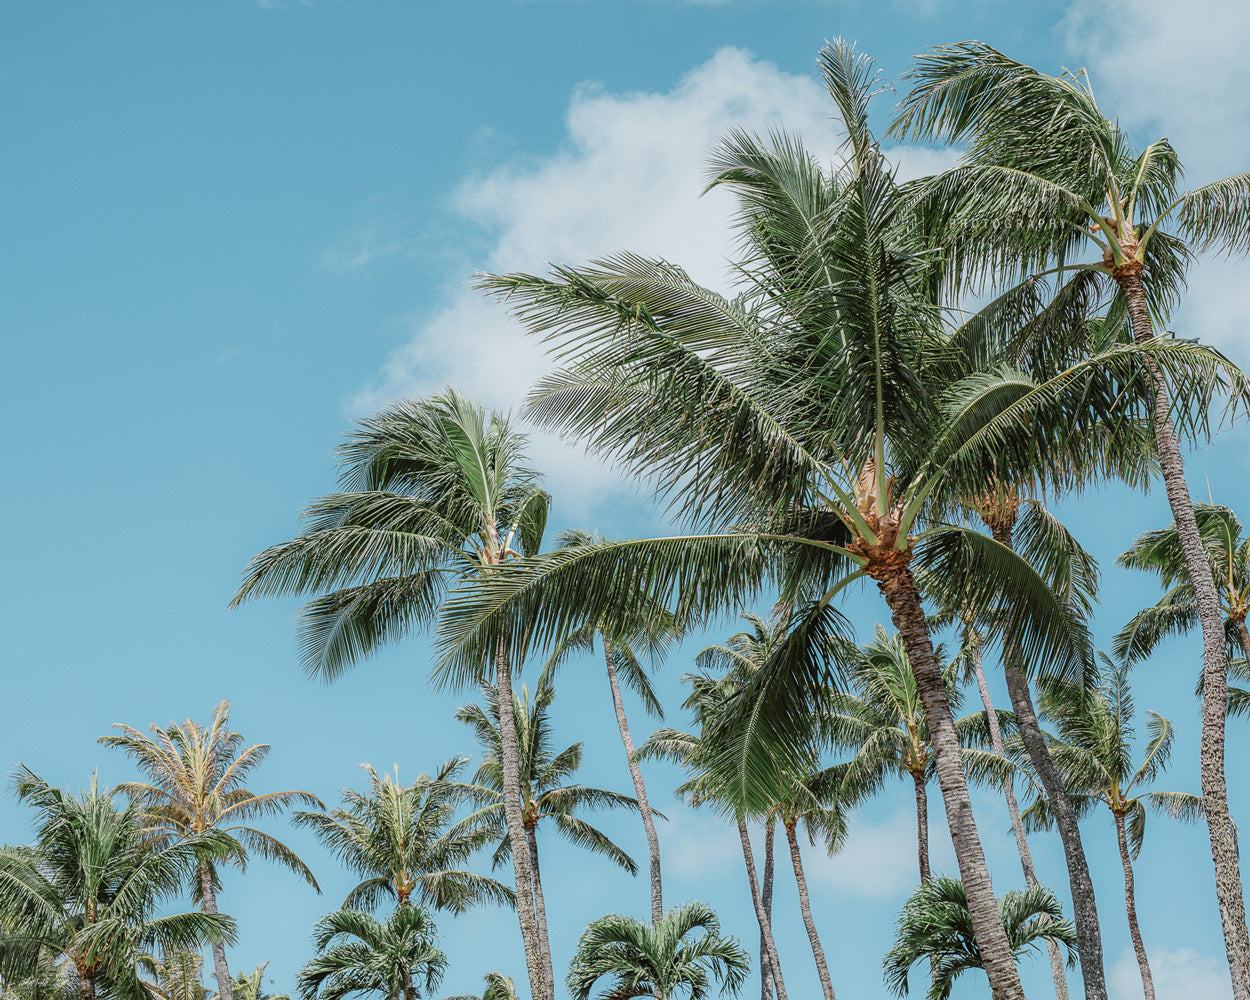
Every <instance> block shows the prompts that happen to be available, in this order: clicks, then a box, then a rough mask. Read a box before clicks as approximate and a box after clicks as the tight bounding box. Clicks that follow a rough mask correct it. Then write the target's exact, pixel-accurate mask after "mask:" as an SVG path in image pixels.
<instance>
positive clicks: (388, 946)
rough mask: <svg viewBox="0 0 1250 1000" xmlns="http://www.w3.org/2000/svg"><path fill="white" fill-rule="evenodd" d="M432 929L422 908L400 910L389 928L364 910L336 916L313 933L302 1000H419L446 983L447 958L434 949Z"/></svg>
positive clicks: (299, 986) (300, 981)
mask: <svg viewBox="0 0 1250 1000" xmlns="http://www.w3.org/2000/svg"><path fill="white" fill-rule="evenodd" d="M436 936H437V935H436V931H435V930H434V923H433V921H431V920H430V917H429V914H427V913H426V912H425V910H423V909H421V907H419V906H397V907H396V908H395V912H394V913H392V914H391V916H390V918H389V919H388V920H387V921H386V923H382V922H381V921H379V920H378V919H377V917H374V916H373V915H372V914H369V913H365V912H364V911H362V910H336V911H335V912H334V913H329V914H327V915H326V916H324V917H322V918H321V919H320V920H319V921H318V922H317V926H316V927H314V928H313V947H314V948H316V949H317V955H316V956H315V957H314V958H312V959H311V960H310V961H309V962H308V963H307V964H305V966H304V967H303V968H302V969H301V970H300V972H299V975H298V977H297V979H296V991H297V992H298V994H299V996H300V1000H342V998H343V997H346V996H348V995H350V994H352V993H378V994H381V995H382V996H383V997H385V998H386V1000H416V998H417V997H420V996H421V995H422V994H421V991H420V989H418V988H417V986H416V985H414V983H413V978H414V977H421V978H423V979H424V981H425V989H426V992H427V993H428V992H429V991H430V990H433V989H434V988H435V987H436V986H437V985H438V984H439V982H440V981H441V980H442V978H443V972H444V971H445V970H446V968H447V956H446V955H444V954H443V953H442V952H441V951H440V950H439V949H438V947H437V946H436V945H435V944H434V940H435V937H436Z"/></svg>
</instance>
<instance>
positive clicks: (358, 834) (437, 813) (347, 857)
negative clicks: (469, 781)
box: [293, 757, 516, 913]
mask: <svg viewBox="0 0 1250 1000" xmlns="http://www.w3.org/2000/svg"><path fill="white" fill-rule="evenodd" d="M467 762H468V758H467V757H453V758H451V759H450V760H448V761H447V762H446V763H444V764H443V765H442V767H440V768H439V769H438V771H437V772H436V773H435V774H434V775H433V776H432V777H431V776H430V775H428V774H419V775H417V778H416V780H415V781H414V782H413V783H412V784H411V785H404V784H401V783H400V781H399V767H398V765H397V766H396V768H395V774H394V776H392V775H390V774H382V775H379V774H378V772H377V771H375V770H374V768H373V766H372V765H371V764H361V765H360V766H361V767H362V768H363V769H364V771H365V773H366V774H367V775H368V777H369V788H368V790H367V791H365V792H358V791H355V790H354V789H350V788H345V789H343V790H342V796H343V805H342V806H341V807H340V808H338V809H333V810H330V811H324V810H323V811H321V812H297V813H296V814H295V815H294V817H293V819H294V822H295V825H296V826H302V827H306V828H308V829H310V830H312V832H313V833H314V834H315V835H316V837H317V839H318V840H319V841H321V844H322V846H323V847H325V848H326V849H327V850H328V851H329V852H330V853H331V854H333V855H334V856H335V857H337V858H338V859H339V861H340V862H341V863H342V864H343V865H345V866H346V867H347V868H348V869H349V870H351V871H353V872H355V873H356V874H357V875H360V876H361V877H362V880H361V882H360V884H359V885H357V886H356V887H355V888H354V889H352V891H351V892H349V893H348V894H347V898H346V899H344V900H343V904H342V909H345V910H356V909H363V910H371V909H373V908H374V907H376V906H378V904H379V903H381V902H382V900H383V899H391V900H393V901H394V902H395V903H396V904H397V905H399V906H407V905H409V904H410V903H411V900H412V897H413V895H414V894H415V895H416V897H417V899H418V901H419V902H420V903H421V904H422V905H423V906H428V907H431V908H433V909H436V910H450V911H451V912H452V913H461V912H463V911H464V910H466V909H467V908H469V907H470V906H474V905H476V904H477V903H480V902H483V901H487V902H496V903H506V904H508V905H515V902H516V900H515V897H514V896H513V893H512V890H511V889H509V888H508V887H507V886H505V885H502V884H501V883H499V882H497V881H495V879H493V878H489V877H487V876H485V875H477V874H475V873H473V872H470V871H466V870H465V869H464V868H463V867H461V866H463V865H464V863H465V862H466V861H467V860H468V859H469V858H470V857H471V856H472V855H473V854H475V853H476V852H477V851H478V850H479V849H481V848H482V847H483V846H485V845H486V844H487V843H488V842H489V841H490V839H491V836H492V831H491V830H489V829H487V828H485V827H483V826H481V825H480V824H474V823H463V822H453V820H454V818H455V813H456V809H457V808H458V807H459V805H460V804H461V803H462V802H463V801H464V799H465V798H466V796H467V795H469V794H470V793H471V792H472V789H470V788H469V787H468V786H466V785H463V784H461V783H460V782H458V781H457V780H456V778H457V776H458V775H459V773H460V771H461V770H463V769H464V766H465V764H466V763H467Z"/></svg>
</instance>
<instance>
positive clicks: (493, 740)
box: [456, 679, 638, 967]
mask: <svg viewBox="0 0 1250 1000" xmlns="http://www.w3.org/2000/svg"><path fill="white" fill-rule="evenodd" d="M482 696H483V701H484V702H485V707H483V706H482V705H477V704H470V705H463V706H461V707H460V709H459V710H458V711H457V712H456V718H457V719H459V720H461V721H462V722H464V723H466V724H468V725H469V726H470V727H471V728H472V730H473V735H474V737H475V738H476V740H477V743H478V746H479V747H481V749H482V763H481V765H480V766H479V767H478V769H477V771H476V772H475V773H474V775H473V785H474V786H476V791H475V792H474V793H473V795H474V797H475V798H476V799H477V801H478V803H479V808H478V809H477V810H476V811H475V812H474V813H472V814H471V815H470V816H469V817H467V819H466V822H467V823H472V824H480V825H482V826H483V827H485V828H486V829H487V830H489V831H492V832H493V835H494V837H495V838H496V839H497V840H498V847H497V848H496V850H495V864H497V865H498V864H499V863H501V861H502V860H503V859H504V858H505V857H507V855H508V854H510V853H511V854H515V853H516V852H515V851H514V850H513V846H514V845H515V843H516V841H514V840H513V838H512V831H511V830H510V829H509V828H508V826H507V825H506V824H505V823H504V809H505V807H506V804H507V801H508V799H510V798H511V795H510V794H509V791H508V789H509V785H507V784H506V783H505V781H504V773H503V768H502V766H501V741H500V730H501V729H502V726H501V724H500V711H499V700H498V697H497V695H496V691H495V689H494V688H491V687H488V686H486V685H483V686H482ZM554 697H555V688H554V687H553V686H552V685H551V683H550V681H549V680H546V679H540V680H539V683H538V687H537V689H536V690H535V692H534V698H533V700H532V701H531V700H530V695H529V689H528V688H527V687H526V686H525V685H522V686H521V693H520V695H519V696H518V697H514V698H513V700H512V711H511V712H510V713H508V714H509V715H510V717H511V719H512V728H513V729H515V731H516V734H517V761H518V769H517V792H516V796H517V802H518V805H519V807H520V811H521V818H522V838H523V839H522V842H523V843H524V844H525V845H526V851H525V853H526V854H528V855H529V872H530V896H531V899H532V900H533V907H534V914H535V919H536V920H537V922H538V926H539V929H540V931H541V933H542V937H543V939H544V940H545V939H546V934H547V908H546V902H545V900H544V898H543V887H542V873H541V870H540V868H539V864H538V825H539V823H543V825H544V826H545V827H546V826H552V827H554V828H555V829H556V831H557V832H558V833H560V835H561V836H563V837H564V838H565V839H566V840H568V841H570V842H571V843H573V844H576V845H577V846H578V847H584V848H586V849H587V850H590V851H594V852H595V853H596V854H600V855H602V856H604V857H606V858H608V859H609V860H610V861H612V862H614V863H615V864H617V865H619V866H620V867H621V868H624V869H625V870H626V871H627V872H629V873H630V874H631V875H633V874H635V873H636V872H637V871H638V866H637V865H636V864H634V859H633V858H631V857H630V856H629V855H628V854H626V853H625V851H623V850H622V849H621V848H620V847H619V846H617V844H616V843H615V842H614V841H613V840H612V839H611V838H610V837H608V836H607V834H605V833H603V832H602V831H601V830H599V829H597V828H596V827H594V826H592V825H591V824H590V823H587V822H586V821H585V820H584V819H582V818H581V817H580V816H577V815H575V813H577V812H580V811H582V810H585V809H637V808H638V803H637V801H636V800H634V799H631V798H630V797H629V796H627V795H620V794H618V793H617V792H611V791H607V790H606V789H602V788H589V787H587V786H585V785H575V784H569V783H568V781H569V779H570V778H571V777H572V776H573V774H574V773H576V771H577V769H578V768H579V767H581V763H582V744H581V743H574V744H573V745H572V746H568V747H565V748H564V749H563V750H561V751H560V752H558V753H556V752H553V747H552V742H551V737H552V734H551V725H550V719H549V709H550V706H551V701H552V699H553V698H554ZM548 820H549V821H550V822H549V823H548V822H544V821H548ZM518 894H521V893H520V891H519V890H518ZM544 958H545V961H546V963H547V965H548V967H550V964H551V953H550V951H548V952H547V953H546V954H545V956H544Z"/></svg>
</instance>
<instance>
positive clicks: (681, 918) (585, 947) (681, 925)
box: [567, 901, 751, 1000]
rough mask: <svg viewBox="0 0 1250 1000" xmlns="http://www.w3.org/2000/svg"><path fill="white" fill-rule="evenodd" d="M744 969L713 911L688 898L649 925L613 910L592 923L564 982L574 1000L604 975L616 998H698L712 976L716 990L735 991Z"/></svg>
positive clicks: (586, 996) (738, 949)
mask: <svg viewBox="0 0 1250 1000" xmlns="http://www.w3.org/2000/svg"><path fill="white" fill-rule="evenodd" d="M697 931H702V932H703V933H702V934H701V935H699V936H694V935H695V932H697ZM750 968H751V966H750V960H749V959H748V958H747V953H746V952H745V951H743V949H742V946H741V945H739V944H738V942H737V941H736V940H734V939H733V938H727V937H723V936H722V935H721V933H720V921H719V920H718V919H717V917H716V914H715V913H713V912H712V910H711V909H710V908H709V907H707V906H705V905H704V904H702V903H700V902H697V901H694V902H690V903H686V904H685V905H684V906H680V907H677V908H676V909H673V910H669V911H668V913H666V914H665V915H664V917H663V919H661V920H660V921H659V922H658V923H655V924H650V925H648V924H644V923H643V922H642V921H640V920H635V919H634V918H633V917H627V916H622V915H620V914H615V913H612V914H608V915H607V916H605V917H600V918H599V919H598V920H595V921H593V922H592V923H591V924H590V926H589V927H587V928H586V930H585V932H584V933H583V934H582V936H581V939H580V940H579V941H578V942H577V951H576V952H575V953H574V955H573V962H572V964H571V965H570V967H569V975H568V979H567V984H568V988H569V993H571V994H572V995H573V997H574V1000H590V994H591V990H593V989H594V985H595V983H597V982H598V981H599V980H600V979H602V978H603V977H605V976H610V977H612V985H611V987H610V988H609V989H608V991H607V992H606V993H605V994H604V995H605V996H612V997H620V998H621V1000H625V998H627V997H652V998H654V1000H674V998H676V997H678V996H681V995H682V994H685V995H686V996H687V997H688V998H689V1000H704V998H706V997H708V996H709V990H710V988H711V985H712V979H713V977H715V979H716V982H717V984H718V985H719V986H720V988H721V991H722V992H724V991H728V992H729V993H731V994H736V993H737V992H738V991H739V990H740V989H741V988H742V984H743V983H744V982H746V977H747V973H748V972H749V971H750Z"/></svg>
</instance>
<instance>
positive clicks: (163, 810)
mask: <svg viewBox="0 0 1250 1000" xmlns="http://www.w3.org/2000/svg"><path fill="white" fill-rule="evenodd" d="M113 728H114V729H117V730H118V731H119V732H118V733H117V734H116V735H113V736H102V737H100V742H101V743H103V744H104V745H105V746H110V747H115V748H117V749H119V750H122V751H124V752H125V753H126V754H127V755H128V756H130V757H131V758H132V759H133V760H134V761H135V762H136V763H138V765H139V767H140V768H141V769H142V770H143V771H144V772H145V773H146V775H147V777H148V778H149V779H150V780H149V781H148V782H142V781H128V782H124V783H122V784H120V785H118V786H117V787H118V790H119V791H122V792H125V793H126V794H127V795H129V796H131V797H132V798H133V799H135V801H136V802H138V803H139V804H140V806H141V808H142V811H143V823H144V826H145V827H146V829H147V833H148V835H149V836H150V837H153V838H154V839H155V840H156V842H157V843H160V844H171V843H174V842H176V841H179V840H186V839H188V838H195V837H198V836H200V835H202V834H205V833H208V832H210V831H212V832H214V833H216V834H219V835H220V836H219V838H218V842H219V843H220V844H222V845H224V847H223V850H222V851H221V852H220V853H217V854H208V853H201V854H200V856H199V864H198V866H197V869H196V878H195V882H194V894H195V895H196V896H197V897H198V898H199V900H200V905H201V907H202V908H203V910H204V912H205V913H216V912H217V889H218V887H219V883H218V872H217V869H218V866H219V865H220V864H222V863H225V864H233V865H236V866H238V867H239V868H240V869H243V868H245V867H246V866H247V862H248V855H249V852H250V853H252V854H257V855H259V856H260V857H262V858H264V859H266V860H267V861H274V862H277V863H278V864H280V865H282V866H283V867H285V868H288V869H290V870H291V871H293V872H295V874H297V875H299V876H301V877H302V878H303V879H304V880H305V881H307V882H308V884H309V885H311V886H312V887H313V888H314V889H317V891H318V892H320V891H321V890H320V889H319V888H318V887H317V880H316V879H315V878H313V874H312V872H311V871H309V870H308V866H307V865H305V864H304V862H303V861H301V860H300V858H299V856H298V855H296V853H295V852H294V851H292V850H291V849H290V848H289V847H287V846H286V845H285V844H284V843H282V841H280V840H278V839H277V838H276V837H273V836H271V835H269V834H267V833H264V832H262V831H261V830H258V829H256V828H255V827H254V826H252V825H251V821H253V820H255V819H256V818H257V817H260V816H272V815H274V814H277V813H281V812H282V811H283V810H284V809H286V808H287V807H288V806H289V805H291V803H293V802H303V803H305V804H307V805H314V806H321V800H320V799H318V798H317V796H315V795H313V794H312V793H311V792H301V791H286V792H266V793H264V794H256V793H254V792H252V791H249V790H248V789H247V788H245V787H244V786H243V783H244V781H246V780H247V778H248V776H249V775H250V774H251V772H252V771H253V770H255V769H256V768H257V767H258V766H259V765H260V764H261V763H262V762H263V761H264V759H265V758H266V757H267V756H268V755H269V744H268V743H255V744H253V745H251V746H248V747H245V746H243V737H242V735H241V734H239V733H236V732H233V731H232V730H231V729H230V702H228V701H223V702H221V703H220V704H219V705H218V706H217V707H216V708H215V709H213V717H212V720H211V721H210V722H209V724H208V726H201V725H199V724H198V723H196V722H193V721H192V720H190V719H187V720H186V721H185V722H183V723H171V724H170V725H168V726H165V727H161V726H158V725H152V726H151V727H150V731H151V734H152V735H151V736H147V735H144V734H143V733H140V732H139V731H138V730H136V729H132V728H131V727H130V726H126V725H123V724H121V723H114V724H113ZM213 971H214V974H215V976H216V978H217V990H218V995H219V996H220V997H221V1000H233V998H232V993H231V982H232V980H231V977H230V970H229V967H228V966H227V964H226V949H225V947H224V946H223V944H222V943H221V942H220V941H218V942H214V944H213Z"/></svg>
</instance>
